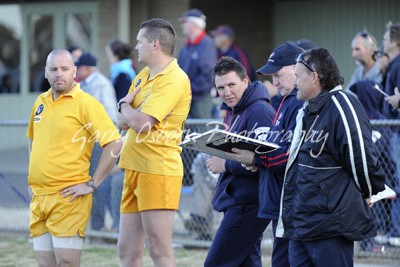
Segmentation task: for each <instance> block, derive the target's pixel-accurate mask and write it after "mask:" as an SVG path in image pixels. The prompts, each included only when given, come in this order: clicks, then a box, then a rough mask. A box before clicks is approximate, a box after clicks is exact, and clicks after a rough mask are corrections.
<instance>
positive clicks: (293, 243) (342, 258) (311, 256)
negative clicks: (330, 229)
mask: <svg viewBox="0 0 400 267" xmlns="http://www.w3.org/2000/svg"><path fill="white" fill-rule="evenodd" d="M353 249H354V242H353V241H350V240H348V239H346V238H344V237H343V236H337V237H331V238H325V239H320V240H314V241H299V240H290V241H289V261H290V264H291V266H292V267H338V266H340V267H352V266H353V262H354V260H353V256H354V252H353Z"/></svg>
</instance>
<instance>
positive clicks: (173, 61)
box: [149, 58, 178, 81]
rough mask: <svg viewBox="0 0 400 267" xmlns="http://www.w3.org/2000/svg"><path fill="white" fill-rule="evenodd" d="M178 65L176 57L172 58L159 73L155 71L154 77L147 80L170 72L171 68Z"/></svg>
mask: <svg viewBox="0 0 400 267" xmlns="http://www.w3.org/2000/svg"><path fill="white" fill-rule="evenodd" d="M177 66H178V62H177V60H176V58H174V59H172V60H171V62H170V63H168V65H167V66H166V67H165V68H164V69H163V70H162V71H160V72H159V73H157V75H155V76H154V77H152V78H151V79H149V81H151V80H153V79H154V78H156V77H158V76H160V75H164V74H167V73H168V72H170V71H171V70H173V69H175V68H176V67H177Z"/></svg>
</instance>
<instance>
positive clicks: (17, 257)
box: [0, 231, 400, 267]
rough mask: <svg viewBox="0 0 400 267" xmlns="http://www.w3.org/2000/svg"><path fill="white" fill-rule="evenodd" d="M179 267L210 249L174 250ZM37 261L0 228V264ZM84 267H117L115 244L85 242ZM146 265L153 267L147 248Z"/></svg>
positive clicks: (192, 266) (381, 262) (378, 265)
mask: <svg viewBox="0 0 400 267" xmlns="http://www.w3.org/2000/svg"><path fill="white" fill-rule="evenodd" d="M174 252H175V257H176V262H177V266H178V267H201V266H203V262H204V259H205V257H206V255H207V249H185V248H182V247H176V248H175V249H174ZM269 253H270V251H263V266H264V267H270V255H269ZM33 266H35V267H36V266H37V262H36V259H35V256H34V253H33V245H32V243H31V242H29V238H28V236H27V235H26V234H21V233H5V232H1V231H0V267H33ZM81 266H82V267H94V266H96V267H118V266H119V259H118V256H117V251H116V245H115V244H104V243H103V244H99V243H92V244H84V249H83V252H82V258H81ZM143 266H144V267H151V266H153V263H152V260H151V258H150V256H149V254H148V251H145V256H144V263H143ZM392 266H397V267H399V266H400V262H399V260H393V259H392V260H390V259H386V260H385V259H377V258H375V259H374V258H356V259H355V267H392Z"/></svg>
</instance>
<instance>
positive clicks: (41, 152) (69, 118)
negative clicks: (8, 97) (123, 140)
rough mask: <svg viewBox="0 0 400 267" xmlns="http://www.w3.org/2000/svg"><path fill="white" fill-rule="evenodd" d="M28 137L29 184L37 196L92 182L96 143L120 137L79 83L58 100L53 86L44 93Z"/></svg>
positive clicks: (108, 119)
mask: <svg viewBox="0 0 400 267" xmlns="http://www.w3.org/2000/svg"><path fill="white" fill-rule="evenodd" d="M26 136H27V137H28V138H29V139H31V140H32V150H31V153H30V162H29V174H28V184H29V185H30V186H31V187H32V190H33V192H34V193H35V194H36V195H46V194H53V193H56V192H58V191H60V190H62V189H63V188H66V187H68V186H72V185H75V184H78V183H83V182H86V181H88V180H89V179H90V177H89V166H90V156H91V153H92V149H93V144H94V142H95V141H98V142H99V143H100V145H101V146H104V145H106V144H107V143H110V142H112V141H115V140H118V139H119V138H120V135H119V133H118V130H117V128H116V127H115V125H114V124H113V122H112V121H111V119H110V118H109V116H108V115H107V113H106V111H105V108H104V107H103V105H102V104H101V103H100V102H98V101H97V100H96V99H95V98H94V97H92V96H90V95H89V94H87V93H85V92H83V91H82V89H81V88H80V86H79V84H76V85H75V86H74V88H73V89H71V91H69V92H68V93H67V94H64V95H61V96H60V97H58V98H57V99H56V100H55V101H53V97H52V89H50V90H48V91H47V92H45V93H42V94H40V95H39V96H38V98H37V99H36V101H35V103H34V105H33V108H32V113H31V117H30V121H29V125H28V130H27V133H26Z"/></svg>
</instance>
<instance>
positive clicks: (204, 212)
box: [0, 120, 400, 262]
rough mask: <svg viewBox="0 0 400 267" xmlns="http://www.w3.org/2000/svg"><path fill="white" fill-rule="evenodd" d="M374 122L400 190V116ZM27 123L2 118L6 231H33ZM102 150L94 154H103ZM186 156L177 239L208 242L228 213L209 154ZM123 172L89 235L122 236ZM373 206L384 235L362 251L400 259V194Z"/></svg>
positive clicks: (389, 179) (195, 128)
mask: <svg viewBox="0 0 400 267" xmlns="http://www.w3.org/2000/svg"><path fill="white" fill-rule="evenodd" d="M220 123H222V122H221V121H215V120H213V121H211V120H188V121H187V123H186V129H185V133H184V135H187V134H190V133H193V132H204V131H206V130H209V129H212V128H214V127H215V126H216V125H217V124H220ZM372 125H373V129H374V131H373V139H374V141H375V144H376V146H377V148H378V151H379V156H380V157H381V159H382V164H383V168H384V170H385V173H386V184H387V185H389V186H390V187H391V188H393V189H395V190H396V191H397V193H399V192H398V191H399V185H398V184H399V177H398V173H397V175H396V163H395V162H396V161H399V159H400V156H399V157H397V158H396V155H392V152H393V151H394V153H395V152H396V150H399V151H400V149H399V147H397V146H396V144H400V143H396V141H395V140H393V136H396V135H398V136H400V135H399V134H398V132H399V130H400V121H388V120H385V121H372ZM26 127H27V123H26V122H19V121H7V122H4V121H3V122H0V133H1V136H2V139H1V141H0V230H3V231H28V227H29V201H30V198H29V195H28V191H27V173H28V146H29V143H28V139H27V138H26V137H25V132H26ZM96 149H97V148H95V150H94V153H98V152H96ZM182 159H183V164H184V179H183V188H182V192H181V202H180V209H179V211H178V212H176V216H175V219H176V222H175V226H174V242H176V243H180V244H183V245H185V246H201V247H208V246H209V245H210V244H211V241H212V238H213V235H214V233H215V231H216V229H217V228H218V225H219V222H220V220H221V218H222V214H220V213H217V212H216V211H214V210H213V209H212V206H211V198H212V195H213V189H214V186H215V183H216V181H217V179H218V177H217V176H216V175H214V174H212V173H210V172H209V171H208V170H207V168H206V164H205V161H206V159H207V155H204V154H201V153H197V152H195V151H193V150H187V149H183V151H182ZM399 165H400V164H399ZM94 167H95V166H92V169H93V168H94ZM397 168H398V166H397ZM91 171H92V170H91ZM397 172H398V171H397ZM123 175H124V172H123V171H122V170H120V169H118V168H114V170H113V171H112V175H110V177H108V178H107V179H106V181H105V182H104V183H103V184H102V185H101V186H100V188H99V190H97V191H96V194H95V195H94V201H93V208H92V216H91V221H90V223H89V225H88V231H87V237H89V238H97V239H106V240H109V241H110V240H111V241H112V242H115V241H116V239H117V237H118V225H119V201H120V199H121V191H122V183H123ZM372 210H373V213H374V221H375V223H376V225H377V228H378V236H377V237H376V238H372V239H370V240H367V241H363V242H358V243H357V245H356V256H358V257H368V258H370V259H372V262H373V260H374V259H378V258H379V259H391V260H400V198H398V199H396V200H384V201H380V202H379V203H377V204H375V205H374V207H373V209H372ZM263 245H264V247H267V248H270V247H272V231H271V229H270V227H269V228H267V229H266V231H265V235H264V241H263Z"/></svg>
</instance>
